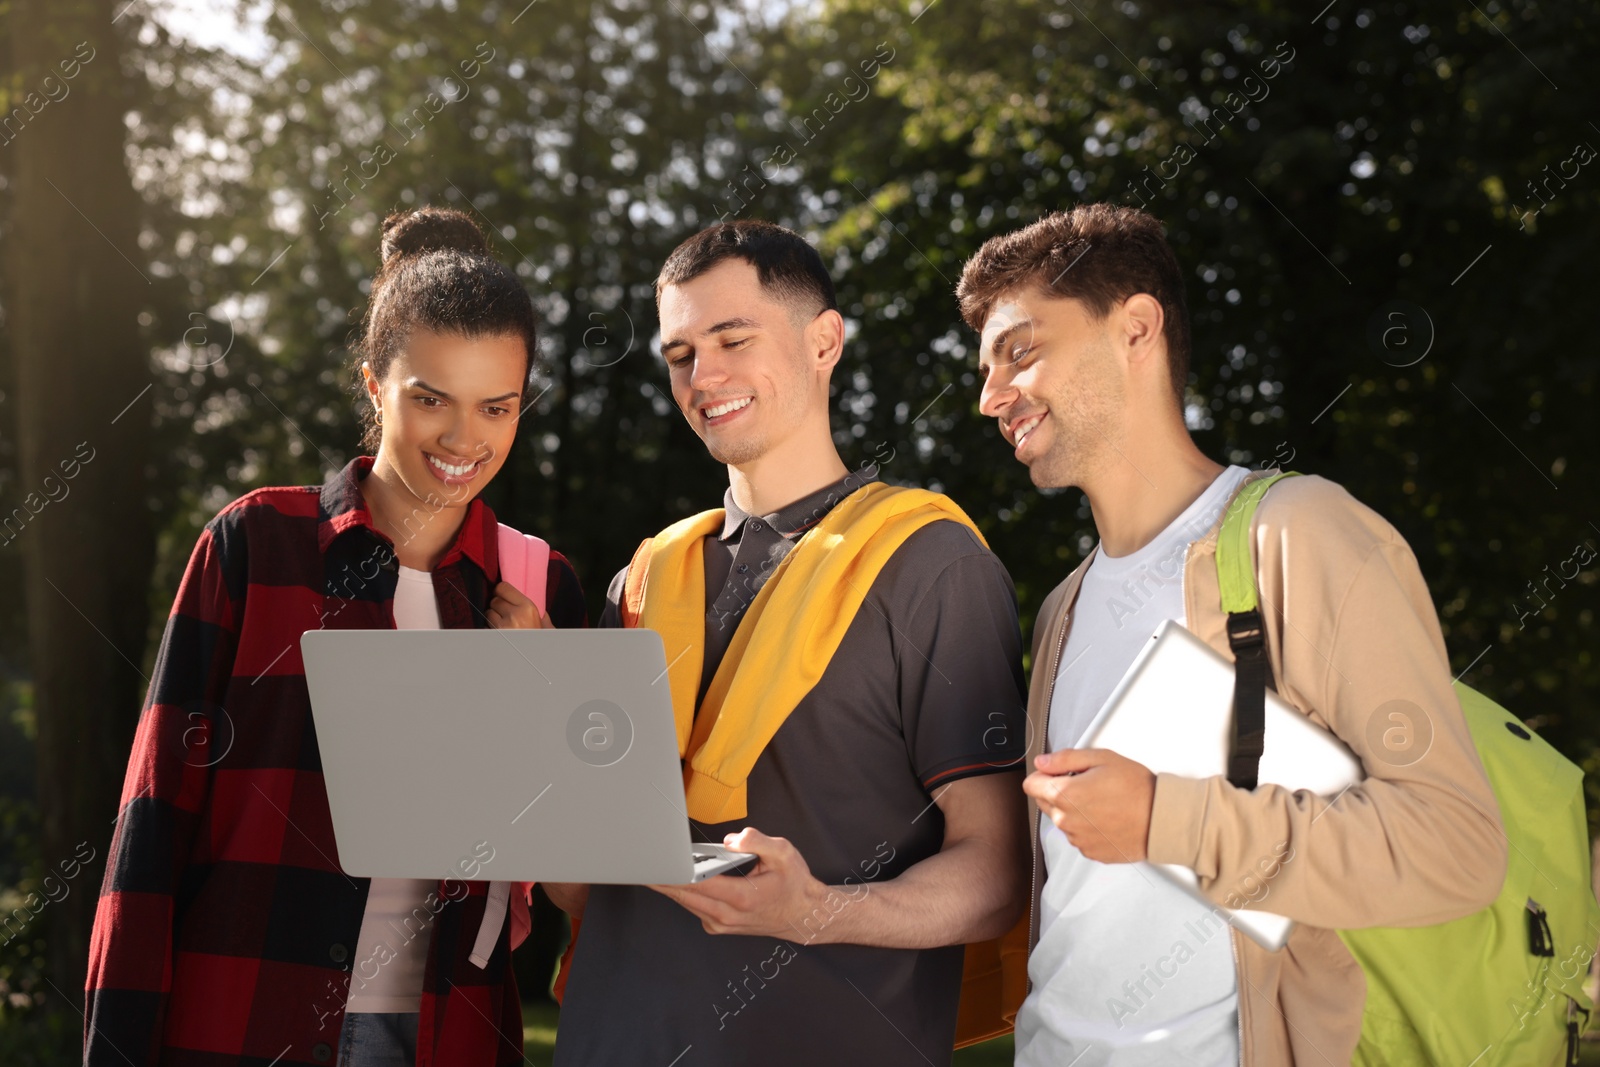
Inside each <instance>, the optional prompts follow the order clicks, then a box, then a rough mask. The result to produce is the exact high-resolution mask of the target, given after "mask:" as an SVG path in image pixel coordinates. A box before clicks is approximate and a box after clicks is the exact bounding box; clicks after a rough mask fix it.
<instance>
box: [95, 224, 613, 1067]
mask: <svg viewBox="0 0 1600 1067" xmlns="http://www.w3.org/2000/svg"><path fill="white" fill-rule="evenodd" d="M381 251H382V267H381V269H380V270H379V272H378V274H377V276H376V277H375V278H374V280H373V284H372V293H371V297H370V300H369V302H368V307H367V311H366V316H365V320H364V325H363V330H362V333H361V337H360V341H359V343H358V344H357V345H356V353H355V355H356V360H355V363H356V366H355V368H354V369H355V370H356V372H357V373H356V379H357V381H356V384H357V395H358V396H359V397H360V398H361V401H362V404H363V405H364V406H363V410H364V411H365V413H366V414H365V423H366V426H365V433H364V436H363V439H362V444H363V446H364V447H365V448H366V449H368V450H369V451H370V452H371V454H370V455H360V456H357V457H356V458H355V459H353V460H351V461H350V462H349V463H348V464H347V465H346V466H345V467H344V469H343V470H341V471H339V472H338V473H336V474H334V475H332V476H331V477H330V478H329V479H328V480H327V481H326V482H325V483H324V484H322V485H321V486H300V487H289V488H263V489H257V490H255V491H253V492H250V493H247V494H246V495H244V496H243V497H241V498H239V499H238V500H236V501H234V502H233V503H232V504H229V505H228V506H227V507H225V508H223V509H222V511H220V512H219V513H218V514H217V516H216V517H215V518H213V519H212V520H211V521H210V522H209V523H207V524H206V527H205V530H204V531H203V532H202V533H201V535H200V538H199V541H198V542H197V543H196V545H195V548H194V552H193V555H192V556H191V558H190V560H189V565H188V569H187V570H186V571H185V573H184V576H183V580H182V583H181V584H180V586H179V590H178V595H177V598H176V601H175V603H174V604H173V608H172V612H171V614H170V616H169V617H168V620H167V626H166V632H165V634H164V636H163V638H162V641H161V647H160V651H159V653H158V655H157V660H156V666H155V673H154V674H153V676H152V678H151V681H150V690H149V695H148V697H147V699H146V703H145V708H144V712H143V714H142V716H141V718H140V721H139V728H138V732H137V735H136V737H135V739H134V744H133V752H132V757H131V759H130V761H129V765H128V774H127V778H126V781H125V783H124V785H123V793H122V803H121V813H120V814H119V816H118V819H117V826H116V830H115V832H114V836H113V839H112V845H111V851H110V855H109V857H108V859H107V867H106V874H105V880H104V884H103V887H102V889H101V895H100V901H99V907H98V911H97V913H96V918H95V924H94V934H93V938H92V942H91V945H90V952H89V974H88V982H87V995H86V1014H85V1033H84V1063H85V1064H86V1065H96V1067H98V1065H101V1064H105V1065H111V1064H118V1065H124V1064H133V1065H135V1067H145V1065H150V1067H154V1065H156V1064H193V1065H201V1064H204V1065H205V1067H223V1065H234V1064H238V1065H241V1067H242V1065H244V1064H254V1065H264V1064H269V1063H270V1064H272V1065H274V1067H290V1065H305V1067H323V1065H334V1064H337V1065H341V1067H410V1065H413V1064H414V1065H417V1067H427V1065H438V1067H472V1065H480V1064H481V1065H484V1067H491V1065H493V1067H499V1065H506V1067H510V1065H512V1064H519V1063H521V1062H523V1057H522V1013H521V1005H520V1002H519V999H518V995H517V988H516V982H515V980H514V979H513V977H512V973H511V960H510V954H511V948H512V936H513V935H512V928H513V926H516V925H517V924H516V923H515V922H507V921H506V910H507V894H506V892H505V887H504V886H503V885H502V886H501V887H500V890H499V891H498V892H492V891H491V888H492V887H491V884H490V883H489V882H487V881H484V880H483V878H484V877H487V876H488V875H489V870H488V869H487V868H485V867H484V863H486V862H487V858H486V857H474V856H465V857H463V860H462V863H461V864H460V865H458V866H459V869H458V870H455V871H452V872H444V873H445V874H446V876H445V877H442V878H441V879H438V880H434V879H366V878H356V877H353V876H350V875H347V874H346V873H345V872H344V871H343V870H341V869H340V867H339V866H338V864H337V862H336V860H337V848H336V846H335V843H334V838H333V826H332V821H331V818H330V815H329V811H328V798H327V792H326V789H325V786H324V782H323V777H322V769H321V762H320V759H319V757H318V754H317V744H316V736H315V732H314V730H313V728H312V719H311V708H310V698H309V696H308V694H307V691H306V682H305V675H304V673H303V669H302V665H301V662H300V636H301V634H302V633H304V632H305V631H306V630H309V629H314V628H317V627H326V628H330V629H335V628H336V629H381V628H389V627H394V628H401V629H420V628H467V627H479V628H482V627H494V628H531V627H542V626H552V625H554V626H558V627H563V628H571V627H582V626H584V625H586V624H587V620H586V618H585V613H584V606H583V594H582V591H581V590H580V588H579V585H578V579H577V576H576V574H574V573H573V570H572V567H571V566H570V565H569V564H568V562H567V560H566V559H565V558H564V557H563V556H561V555H560V554H559V553H557V552H554V551H552V552H551V553H550V562H549V567H548V572H547V574H546V594H545V603H546V605H547V610H548V614H545V613H543V612H541V611H540V610H539V607H538V605H536V604H535V603H534V602H533V601H531V600H530V599H529V598H528V597H526V596H524V595H523V594H522V593H521V592H520V591H519V590H517V589H516V588H515V587H513V586H512V585H510V584H509V583H507V582H504V581H501V580H500V567H499V548H498V538H497V533H498V524H497V522H496V520H495V517H494V514H493V513H492V512H491V511H490V509H489V508H488V506H487V505H485V504H484V503H483V501H482V500H481V499H479V497H480V494H481V493H482V491H483V488H484V486H486V485H488V484H489V482H490V481H491V480H492V479H493V478H494V476H495V474H496V473H497V472H498V471H499V469H500V467H501V465H502V464H503V463H504V462H505V457H506V455H507V454H508V453H509V452H510V450H511V447H512V443H513V441H514V439H515V436H516V428H517V421H518V417H519V414H520V412H521V411H522V407H523V404H524V403H525V402H526V400H527V397H528V394H529V385H530V381H531V378H532V373H533V359H534V352H535V345H536V319H535V315H534V311H533V305H532V302H531V301H530V299H529V297H528V294H527V292H526V290H524V289H523V287H522V285H521V283H520V282H519V281H518V280H517V277H516V275H515V274H514V273H513V272H512V271H511V270H509V269H508V268H507V267H506V266H505V265H503V264H501V263H499V262H498V261H497V260H495V258H494V257H493V256H492V255H491V254H490V252H489V248H488V245H487V243H486V242H485V240H484V237H483V234H482V232H481V231H480V230H479V229H478V227H477V226H476V225H475V224H474V223H473V222H472V220H471V219H470V218H468V217H467V216H466V215H464V214H462V213H461V212H458V211H453V210H448V209H441V208H431V207H427V208H422V209H420V210H417V211H411V212H403V213H398V214H394V215H391V216H389V217H388V218H387V219H385V220H384V224H383V238H382V246H381ZM440 710H441V712H444V711H445V710H446V709H440ZM443 726H444V720H443V718H441V728H443Z"/></svg>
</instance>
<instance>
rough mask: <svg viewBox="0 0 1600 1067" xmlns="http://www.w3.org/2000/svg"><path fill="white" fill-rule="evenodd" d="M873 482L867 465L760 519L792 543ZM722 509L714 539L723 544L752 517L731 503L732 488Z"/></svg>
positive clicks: (874, 470) (873, 474)
mask: <svg viewBox="0 0 1600 1067" xmlns="http://www.w3.org/2000/svg"><path fill="white" fill-rule="evenodd" d="M877 480H878V466H877V464H875V463H868V464H867V465H866V466H864V467H861V468H859V469H858V470H853V471H851V472H850V473H849V474H847V475H845V476H844V477H843V478H840V479H839V480H838V481H836V482H834V483H833V484H832V485H827V486H823V487H822V488H821V489H818V490H817V491H816V492H814V493H811V494H808V495H807V496H803V497H801V498H800V499H799V500H796V501H795V502H794V503H792V504H787V505H785V506H783V507H781V508H779V509H778V510H777V511H774V512H772V513H771V514H768V515H762V516H761V519H762V520H763V521H764V522H766V524H767V525H768V526H770V527H771V528H772V529H773V531H774V532H776V533H777V534H778V535H779V536H780V537H783V538H786V539H788V540H793V539H794V538H796V537H799V536H800V535H801V534H803V533H805V532H806V531H807V530H809V529H811V527H813V526H815V525H816V524H817V523H819V522H821V521H822V519H823V518H824V517H825V516H826V515H827V514H828V512H830V511H832V510H833V509H834V507H835V506H837V505H838V504H840V503H841V502H843V501H844V499H845V498H846V497H848V496H849V495H850V494H851V493H854V492H855V491H856V490H857V489H860V488H861V487H862V486H864V485H868V484H870V483H872V482H875V481H877ZM722 510H723V512H724V513H725V515H724V518H723V520H722V533H721V534H720V535H719V536H718V538H717V539H718V540H719V541H726V540H728V539H729V538H731V537H733V536H734V535H735V534H738V533H739V531H740V530H742V529H743V528H744V524H745V523H746V522H748V521H749V520H750V519H752V518H754V517H755V516H752V515H751V514H750V513H749V512H747V511H745V510H744V509H743V508H741V507H740V506H739V505H738V504H736V503H734V500H733V490H732V489H729V490H728V491H727V492H726V493H724V494H723V495H722Z"/></svg>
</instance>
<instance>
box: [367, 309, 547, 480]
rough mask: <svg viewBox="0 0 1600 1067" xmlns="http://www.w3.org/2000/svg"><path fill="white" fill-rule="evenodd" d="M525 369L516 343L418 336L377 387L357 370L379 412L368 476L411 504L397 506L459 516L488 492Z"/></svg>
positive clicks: (513, 426)
mask: <svg viewBox="0 0 1600 1067" xmlns="http://www.w3.org/2000/svg"><path fill="white" fill-rule="evenodd" d="M527 366H528V353H527V348H526V347H525V345H524V343H523V340H522V338H521V337H518V336H514V335H501V336H492V337H475V338H470V339H469V338H466V337H462V336H461V335H459V334H448V333H434V332H432V331H430V330H420V329H419V330H414V331H412V333H411V334H410V336H409V337H408V338H407V339H406V344H405V347H404V348H403V349H402V350H401V351H399V352H397V353H396V354H395V356H394V358H393V359H391V360H390V361H389V366H388V367H387V369H386V370H385V372H384V375H383V378H382V379H381V380H380V379H377V378H375V377H374V376H373V374H372V371H371V368H370V366H368V365H366V364H363V365H362V374H363V377H364V378H365V381H366V386H367V394H368V397H369V398H370V399H371V400H372V402H373V403H374V404H375V405H377V406H378V407H379V408H380V410H381V411H382V412H383V441H382V444H381V445H380V446H379V448H378V455H377V459H376V461H375V463H374V464H373V472H374V473H375V474H378V475H381V476H382V477H381V479H380V480H381V482H382V483H384V484H389V485H392V484H394V483H396V482H398V483H399V485H401V486H404V488H405V490H406V491H407V492H408V493H409V495H410V496H412V497H414V498H415V500H414V501H399V502H396V503H403V504H405V505H409V506H415V505H416V504H427V505H430V506H432V507H441V506H442V507H450V508H463V507H465V506H466V505H467V504H468V503H470V502H471V500H472V498H473V497H475V496H477V495H478V493H479V492H481V491H482V490H483V487H484V486H486V485H488V484H489V481H490V479H492V478H493V477H494V476H495V473H496V472H497V471H499V469H500V467H501V465H502V464H503V463H504V462H505V457H506V454H507V453H508V452H509V451H510V449H511V443H512V440H513V438H514V437H515V436H516V432H517V418H518V415H519V413H520V412H521V410H522V409H521V403H522V390H523V385H524V383H525V376H526V373H527ZM391 474H392V477H391V476H390V475H391Z"/></svg>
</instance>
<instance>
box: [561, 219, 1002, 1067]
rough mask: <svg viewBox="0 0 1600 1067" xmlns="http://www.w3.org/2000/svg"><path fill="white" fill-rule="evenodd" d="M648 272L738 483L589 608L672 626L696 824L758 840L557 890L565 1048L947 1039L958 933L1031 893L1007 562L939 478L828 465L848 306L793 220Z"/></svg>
mask: <svg viewBox="0 0 1600 1067" xmlns="http://www.w3.org/2000/svg"><path fill="white" fill-rule="evenodd" d="M656 291H657V298H658V304H659V309H660V324H661V350H662V355H663V357H664V359H665V360H666V364H667V369H668V375H669V378H670V381H671V387H672V394H673V399H674V400H675V401H676V403H677V405H678V407H679V409H680V410H681V411H682V413H683V415H684V417H685V419H687V420H688V422H689V425H690V426H691V427H693V429H694V431H695V432H696V433H697V434H698V435H699V436H700V437H701V439H702V440H704V441H705V443H706V446H707V449H708V450H709V451H710V453H711V455H712V456H713V457H714V458H715V459H717V460H718V461H719V462H722V463H725V464H727V467H728V479H729V488H728V491H727V493H726V495H725V496H724V499H723V507H722V508H720V509H716V510H713V511H708V512H705V513H702V514H700V515H697V516H694V517H692V518H689V519H686V520H683V521H682V522H679V523H676V524H674V525H673V526H670V527H668V528H667V529H666V530H665V531H663V532H662V533H661V534H659V535H657V536H656V537H654V538H652V539H651V540H649V541H646V542H645V543H644V544H643V545H642V546H641V548H640V551H639V553H638V554H636V555H635V556H634V558H633V561H632V563H630V564H629V566H628V567H627V568H626V569H625V570H624V571H623V572H622V573H620V574H619V575H618V576H617V578H616V580H615V581H614V582H613V583H612V585H611V588H610V591H609V593H608V608H607V611H606V613H605V615H604V616H603V618H602V625H612V626H616V625H623V626H640V627H645V628H649V629H654V630H656V631H658V632H659V633H660V634H661V635H662V638H663V640H664V643H665V646H666V659H667V662H668V669H667V672H666V673H667V676H668V677H667V678H666V679H665V684H669V685H670V687H671V693H672V704H673V710H674V713H675V717H676V720H677V729H678V739H679V752H680V755H681V756H682V757H683V759H684V763H685V795H686V798H687V808H688V810H687V812H686V814H687V816H688V818H689V820H690V826H691V829H692V831H693V833H694V837H695V840H696V841H704V842H710V843H716V844H726V845H728V846H730V847H732V848H734V849H737V850H739V851H742V852H752V853H755V854H756V855H757V856H759V857H760V859H759V863H758V865H757V866H756V867H755V868H754V870H753V871H751V872H750V873H748V875H747V876H746V875H745V874H742V873H740V874H731V875H725V876H720V877H717V878H713V879H711V880H709V881H707V882H703V883H701V884H698V885H693V886H656V887H644V886H625V885H594V886H590V887H581V886H561V885H554V886H547V889H548V890H549V891H550V893H551V897H552V899H554V900H556V902H557V903H558V904H560V905H561V906H563V907H565V908H566V909H567V910H568V911H569V912H571V913H573V914H574V916H575V917H577V918H580V919H581V923H580V924H579V925H578V930H577V934H576V941H575V947H574V951H573V954H572V957H571V968H570V972H569V976H568V979H567V983H566V988H565V995H564V999H563V1001H562V1014H561V1026H560V1029H559V1037H558V1041H557V1046H556V1062H557V1063H559V1064H597V1063H640V1064H643V1063H659V1064H662V1065H666V1064H669V1063H671V1064H675V1065H676V1067H696V1065H708V1064H727V1065H729V1067H735V1065H746V1064H752V1063H761V1064H768V1065H782V1064H794V1065H797V1067H799V1065H805V1067H811V1065H814V1064H817V1063H826V1062H830V1061H832V1062H839V1063H874V1064H906V1065H922V1064H943V1063H948V1062H949V1059H950V1053H951V1044H952V1036H953V1034H954V1032H955V1030H956V1014H957V1002H958V998H959V996H960V993H961V990H962V979H963V947H962V946H963V945H964V944H965V943H967V942H978V941H984V940H987V939H993V938H997V937H998V936H1000V935H1001V934H1002V933H1004V932H1005V931H1007V930H1008V929H1010V928H1011V927H1012V925H1013V924H1014V923H1015V922H1016V920H1017V918H1018V917H1019V915H1020V914H1021V907H1022V903H1023V897H1024V886H1023V875H1022V872H1023V871H1024V870H1025V866H1024V861H1023V857H1024V855H1025V849H1026V830H1025V825H1024V824H1025V821H1026V816H1025V812H1024V811H1023V810H1022V809H1021V807H1020V806H1019V805H1017V804H1016V802H1015V798H1016V797H1017V795H1018V792H1019V787H1020V783H1021V779H1022V773H1021V769H1020V764H1019V761H1020V757H1021V755H1022V751H1023V747H1024V737H1023V721H1022V700H1023V697H1022V670H1021V647H1020V645H1021V642H1020V635H1019V633H1018V627H1017V618H1016V601H1015V597H1014V593H1013V591H1012V588H1011V582H1010V579H1009V578H1008V577H1007V575H1006V572H1005V569H1004V568H1003V567H1002V566H1001V565H1000V563H999V561H998V560H997V559H996V558H995V557H994V555H993V554H992V553H990V552H989V551H988V549H987V548H986V547H985V546H984V543H983V541H982V539H981V537H980V536H979V535H978V533H977V531H976V529H975V528H974V527H973V526H972V523H971V520H970V519H968V518H967V516H966V515H965V514H963V513H962V511H961V510H960V509H959V508H958V507H956V506H955V505H954V504H953V503H952V502H951V501H949V500H948V499H947V498H945V497H943V496H940V495H938V494H935V493H929V492H925V491H922V490H912V489H898V488H893V487H890V486H887V485H885V484H884V483H882V482H881V481H879V480H878V475H877V470H876V468H874V467H873V466H871V465H870V464H867V465H863V466H862V467H861V468H860V469H857V470H853V471H852V470H850V469H849V468H847V467H846V466H845V464H844V462H843V460H841V458H840V456H839V452H838V450H837V449H836V448H835V446H834V442H833V437H832V434H831V432H830V427H829V408H830V404H829V387H828V383H829V378H830V376H831V373H832V371H833V368H834V365H835V364H836V363H837V362H838V360H839V357H840V353H841V351H842V349H843V345H844V321H843V319H842V318H841V317H840V315H839V312H838V310H837V307H836V304H835V300H834V292H833V285H832V282H831V281H830V280H829V278H828V275H827V273H826V270H825V269H824V267H823V265H822V261H821V258H820V257H819V256H818V255H817V253H816V251H815V250H814V249H812V248H811V246H810V245H808V244H807V243H806V242H805V241H804V240H803V239H802V238H801V237H799V236H798V235H797V234H794V233H792V232H790V231H788V230H785V229H782V228H781V227H778V226H774V225H771V224H768V223H762V222H754V221H738V222H732V223H720V224H718V225H715V226H713V227H711V228H710V229H708V230H705V231H703V232H702V233H700V234H697V235H696V236H694V237H692V238H690V239H689V240H688V241H686V242H684V244H683V245H682V246H680V247H679V248H678V250H677V251H675V252H674V253H673V255H672V256H671V257H670V258H669V259H668V260H667V263H666V265H665V266H664V267H663V269H662V272H661V276H660V278H659V279H658V281H657V287H656ZM667 802H668V799H667V798H666V797H665V796H663V799H662V803H664V804H665V803H667ZM674 803H676V802H674Z"/></svg>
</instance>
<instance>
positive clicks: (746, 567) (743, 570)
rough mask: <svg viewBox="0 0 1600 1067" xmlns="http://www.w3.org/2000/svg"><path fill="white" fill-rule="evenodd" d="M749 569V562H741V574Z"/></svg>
mask: <svg viewBox="0 0 1600 1067" xmlns="http://www.w3.org/2000/svg"><path fill="white" fill-rule="evenodd" d="M749 569H750V565H749V564H747V563H741V564H739V573H740V574H743V573H744V572H745V571H747V570H749Z"/></svg>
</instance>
